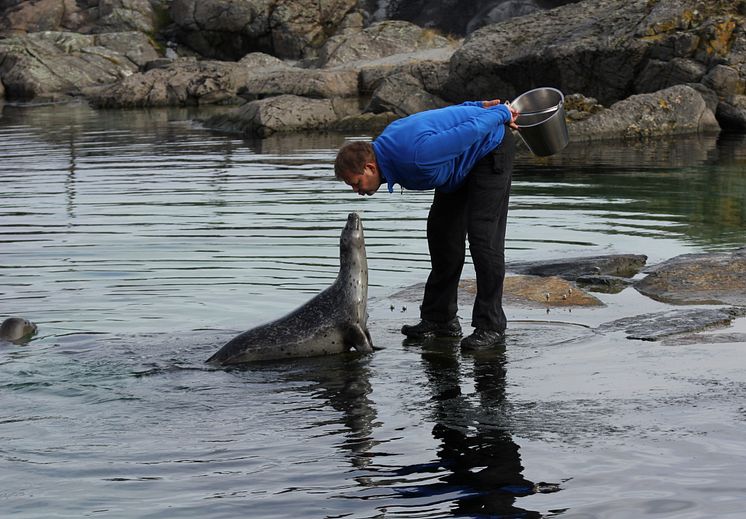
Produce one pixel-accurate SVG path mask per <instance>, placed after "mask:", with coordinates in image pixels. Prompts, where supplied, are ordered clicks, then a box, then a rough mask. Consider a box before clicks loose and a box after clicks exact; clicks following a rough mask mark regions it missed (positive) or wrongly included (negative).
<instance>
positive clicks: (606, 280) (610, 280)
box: [575, 275, 632, 294]
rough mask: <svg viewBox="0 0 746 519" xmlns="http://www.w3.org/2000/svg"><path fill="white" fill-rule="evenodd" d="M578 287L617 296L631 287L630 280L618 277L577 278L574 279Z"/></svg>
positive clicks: (591, 276)
mask: <svg viewBox="0 0 746 519" xmlns="http://www.w3.org/2000/svg"><path fill="white" fill-rule="evenodd" d="M575 282H576V283H577V284H578V286H580V287H583V288H584V289H587V290H590V291H591V292H603V293H605V294H617V293H619V292H621V291H622V290H624V289H625V288H627V287H628V286H631V285H632V280H631V279H629V278H623V277H619V276H593V275H589V276H578V277H577V278H576V279H575Z"/></svg>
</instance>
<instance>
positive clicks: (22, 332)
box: [0, 317, 37, 342]
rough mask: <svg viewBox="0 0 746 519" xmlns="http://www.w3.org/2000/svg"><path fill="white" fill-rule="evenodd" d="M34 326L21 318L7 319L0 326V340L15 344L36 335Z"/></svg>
mask: <svg viewBox="0 0 746 519" xmlns="http://www.w3.org/2000/svg"><path fill="white" fill-rule="evenodd" d="M36 330H37V328H36V325H35V324H34V323H32V322H31V321H29V320H27V319H24V318H23V317H8V318H7V319H6V320H5V321H3V324H2V325H0V340H4V341H10V342H16V341H20V340H22V339H26V338H29V337H31V336H32V335H34V334H35V333H36Z"/></svg>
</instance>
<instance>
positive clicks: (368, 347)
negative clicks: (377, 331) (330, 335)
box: [344, 323, 373, 353]
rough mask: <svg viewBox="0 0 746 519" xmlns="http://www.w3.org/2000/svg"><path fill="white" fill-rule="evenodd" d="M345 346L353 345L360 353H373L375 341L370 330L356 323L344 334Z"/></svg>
mask: <svg viewBox="0 0 746 519" xmlns="http://www.w3.org/2000/svg"><path fill="white" fill-rule="evenodd" d="M344 341H345V346H351V347H353V348H355V350H357V351H358V352H360V353H373V342H372V341H371V340H370V333H369V332H368V330H367V329H366V330H363V328H362V327H361V326H360V325H359V324H357V323H355V324H351V325H350V326H349V328H347V330H346V333H345V336H344Z"/></svg>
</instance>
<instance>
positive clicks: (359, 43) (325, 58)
mask: <svg viewBox="0 0 746 519" xmlns="http://www.w3.org/2000/svg"><path fill="white" fill-rule="evenodd" d="M453 44H454V43H453V41H451V40H449V39H448V38H445V37H443V36H440V35H438V34H436V33H435V32H433V31H432V30H427V29H422V28H421V27H418V26H416V25H414V24H411V23H409V22H403V21H399V20H391V21H385V22H379V23H375V24H373V25H371V26H370V27H367V28H365V29H363V30H362V31H359V32H358V31H347V32H345V33H342V34H339V35H337V36H333V37H331V38H329V39H328V40H327V42H326V43H325V44H324V45H323V47H322V48H321V49H320V50H319V61H318V64H319V66H322V67H333V66H339V65H342V64H347V63H353V62H355V61H361V60H362V61H370V60H374V59H379V58H383V57H386V56H391V55H394V54H403V53H410V52H415V51H418V50H424V49H432V48H441V47H450V46H453Z"/></svg>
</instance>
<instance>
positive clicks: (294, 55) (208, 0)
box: [170, 0, 357, 60]
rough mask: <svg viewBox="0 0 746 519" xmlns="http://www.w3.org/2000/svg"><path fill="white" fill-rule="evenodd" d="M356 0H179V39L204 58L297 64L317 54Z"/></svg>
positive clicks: (174, 12) (175, 7) (175, 10)
mask: <svg viewBox="0 0 746 519" xmlns="http://www.w3.org/2000/svg"><path fill="white" fill-rule="evenodd" d="M356 5H357V2H356V0H329V1H326V2H322V3H321V4H319V2H318V1H317V0H295V1H293V2H286V1H281V0H251V1H246V2H236V1H232V0H174V1H173V3H172V4H171V7H170V13H171V17H172V18H173V20H174V22H175V23H176V27H177V30H176V37H177V38H178V39H179V40H180V41H182V42H183V43H184V44H186V45H188V46H189V47H190V48H192V49H194V50H195V51H197V52H199V53H200V54H201V55H202V56H205V57H209V58H215V59H224V60H237V59H239V58H241V57H242V56H244V55H245V54H246V53H248V52H251V51H263V52H267V53H270V54H273V55H275V56H277V57H279V58H287V59H298V58H304V57H308V56H313V55H315V54H316V52H317V50H318V48H319V47H321V46H322V45H323V44H324V43H325V42H326V40H327V38H328V37H329V36H330V35H331V34H333V33H334V32H335V31H336V30H337V28H339V27H342V26H343V25H344V23H343V22H344V20H345V17H346V16H347V15H348V14H349V13H352V12H353V11H354V9H355V7H356Z"/></svg>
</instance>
